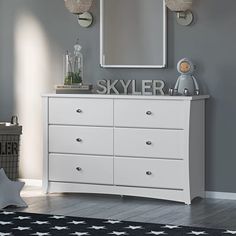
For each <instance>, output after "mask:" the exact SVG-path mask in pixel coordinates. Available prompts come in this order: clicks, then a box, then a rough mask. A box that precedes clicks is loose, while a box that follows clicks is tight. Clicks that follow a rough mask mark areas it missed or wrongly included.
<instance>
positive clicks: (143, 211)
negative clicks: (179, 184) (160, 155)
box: [11, 190, 236, 230]
mask: <svg viewBox="0 0 236 236" xmlns="http://www.w3.org/2000/svg"><path fill="white" fill-rule="evenodd" d="M31 191H32V192H30V191H28V192H27V194H23V197H24V199H25V201H26V202H27V203H28V205H29V207H28V208H26V209H19V208H18V209H14V208H11V209H12V210H16V211H24V212H32V213H45V214H62V215H67V216H80V217H90V218H102V219H118V220H128V221H136V222H149V223H163V224H174V225H185V226H197V227H210V228H223V229H231V230H236V201H232V200H218V199H196V200H194V201H193V203H192V205H190V206H188V205H184V204H182V203H176V202H169V201H160V200H155V199H147V198H136V197H120V196H109V195H93V194H51V195H47V196H44V195H42V194H39V195H37V194H35V195H34V194H32V193H33V191H35V190H31Z"/></svg>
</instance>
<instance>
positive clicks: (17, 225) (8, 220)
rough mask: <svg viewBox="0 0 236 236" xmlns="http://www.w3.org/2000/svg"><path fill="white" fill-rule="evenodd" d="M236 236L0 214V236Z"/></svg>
mask: <svg viewBox="0 0 236 236" xmlns="http://www.w3.org/2000/svg"><path fill="white" fill-rule="evenodd" d="M8 235H9V236H22V235H24V236H27V235H36V236H44V235H45V236H47V235H49V236H54V235H55V236H56V235H61V236H68V235H76V236H84V235H91V236H105V235H108V236H112V235H115V236H116V235H118V236H119V235H130V236H145V235H146V236H148V235H150V236H152V235H164V236H165V235H166V236H168V235H170V236H173V235H174V236H183V235H188V236H191V235H208V236H212V235H214V236H219V235H221V236H227V235H236V231H232V230H219V229H218V230H217V229H205V228H193V227H185V226H175V225H161V224H149V223H137V222H130V221H118V220H102V219H91V218H79V217H69V216H58V215H42V214H32V213H16V212H10V211H0V236H8Z"/></svg>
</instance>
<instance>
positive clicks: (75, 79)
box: [64, 70, 82, 85]
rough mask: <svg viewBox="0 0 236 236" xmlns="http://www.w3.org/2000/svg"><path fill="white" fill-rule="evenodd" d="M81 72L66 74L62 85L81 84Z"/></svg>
mask: <svg viewBox="0 0 236 236" xmlns="http://www.w3.org/2000/svg"><path fill="white" fill-rule="evenodd" d="M80 74H81V70H79V71H78V72H68V75H67V76H66V77H65V81H64V84H65V85H72V84H81V83H82V78H81V75H80Z"/></svg>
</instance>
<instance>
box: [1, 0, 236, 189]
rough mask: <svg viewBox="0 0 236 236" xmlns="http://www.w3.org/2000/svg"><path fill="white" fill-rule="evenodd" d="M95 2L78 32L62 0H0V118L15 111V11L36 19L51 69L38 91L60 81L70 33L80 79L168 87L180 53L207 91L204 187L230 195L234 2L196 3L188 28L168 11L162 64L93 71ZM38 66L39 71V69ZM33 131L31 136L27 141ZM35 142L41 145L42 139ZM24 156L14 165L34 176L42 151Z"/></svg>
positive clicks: (235, 115) (235, 116) (234, 134)
mask: <svg viewBox="0 0 236 236" xmlns="http://www.w3.org/2000/svg"><path fill="white" fill-rule="evenodd" d="M94 2H95V5H94V7H93V9H92V12H93V14H94V16H95V22H94V25H93V26H92V27H91V28H89V29H82V28H80V27H79V26H78V24H77V22H76V19H75V17H74V16H73V15H71V14H70V13H69V12H68V11H67V10H66V9H65V8H64V5H63V0H0V107H1V110H0V119H1V120H7V119H9V117H10V116H11V115H12V113H13V112H14V111H15V109H16V108H15V105H14V104H15V103H16V100H15V96H14V86H15V85H14V81H15V80H14V77H17V75H16V73H15V71H14V68H15V67H14V63H15V57H14V42H13V36H14V25H15V24H16V23H17V21H18V19H17V16H18V15H19V14H20V13H22V12H23V13H24V11H26V12H30V13H31V14H32V15H34V16H35V18H36V19H37V20H38V21H39V22H40V24H41V26H42V28H43V30H44V32H45V35H46V38H47V42H48V53H49V57H50V60H49V62H48V63H49V64H50V63H51V67H50V68H51V70H50V73H49V74H48V76H44V78H42V79H44V80H48V81H49V82H48V84H47V86H45V87H43V88H40V89H39V91H38V94H39V95H40V93H42V92H48V91H50V90H52V86H53V84H55V83H58V81H59V80H60V79H61V78H60V76H61V55H62V53H63V52H64V51H65V50H66V49H68V48H71V47H72V45H73V43H74V42H75V39H76V38H77V36H79V38H80V40H81V44H82V46H83V50H84V55H85V76H86V81H88V82H93V83H95V82H96V80H98V79H102V78H106V79H137V80H142V79H163V80H165V81H166V82H167V85H168V86H173V85H174V83H175V81H176V78H177V73H176V69H175V65H176V63H177V61H178V60H179V59H180V58H182V57H185V56H187V57H190V58H192V59H193V60H194V61H195V63H196V64H197V66H198V69H197V72H196V77H197V79H198V81H199V83H200V85H201V89H202V91H203V92H204V93H209V94H210V95H211V99H210V100H209V101H208V102H207V106H206V189H207V190H209V191H225V192H236V184H235V181H236V171H235V167H236V155H235V142H236V125H235V120H236V106H235V101H236V93H235V89H236V78H235V77H236V76H235V72H236V66H235V65H236V46H235V42H236V31H235V30H234V28H235V25H236V14H235V8H236V1H235V0H224V1H222V0H197V1H195V2H196V4H195V6H194V13H195V20H196V22H195V24H193V25H192V26H191V27H181V26H179V25H177V24H176V22H175V20H174V17H173V14H172V13H169V16H168V69H102V68H100V66H99V1H98V0H95V1H94ZM22 30H23V29H22ZM30 63H32V64H33V63H34V61H32V62H30ZM29 66H30V65H29ZM38 70H39V73H40V68H38ZM33 78H34V77H33V76H32V80H33ZM21 92H22V93H24V92H29V91H21ZM35 109H39V108H37V107H35ZM32 113H34V110H32ZM25 125H26V126H27V123H26V124H25ZM26 135H27V133H24V135H23V136H26ZM40 135H41V134H40ZM36 136H38V134H37V133H35V134H34V136H33V137H31V138H32V139H33V138H34V137H36ZM23 141H24V140H23ZM23 145H25V144H23ZM37 146H39V147H41V143H39V144H37ZM35 148H36V149H37V147H35ZM37 150H38V149H37ZM21 158H22V159H24V158H26V156H22V157H21ZM27 158H28V159H29V158H31V160H32V162H31V165H34V166H36V167H37V168H36V170H35V171H34V172H32V171H30V169H31V167H24V165H23V166H21V174H22V177H24V178H41V174H42V171H41V162H42V156H41V153H40V155H39V154H37V153H36V152H35V155H32V156H30V157H27Z"/></svg>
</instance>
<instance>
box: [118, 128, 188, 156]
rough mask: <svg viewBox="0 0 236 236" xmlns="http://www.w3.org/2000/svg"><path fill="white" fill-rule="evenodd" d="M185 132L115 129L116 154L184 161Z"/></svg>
mask: <svg viewBox="0 0 236 236" xmlns="http://www.w3.org/2000/svg"><path fill="white" fill-rule="evenodd" d="M184 137H185V132H184V130H165V129H136V128H135V129H134V128H115V129H114V154H115V155H116V156H138V157H152V158H174V159H184V156H185V155H184V154H185V149H186V145H187V143H186V139H185V138H184Z"/></svg>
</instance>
